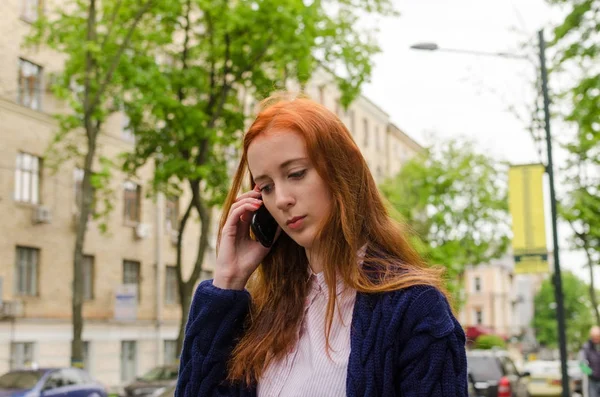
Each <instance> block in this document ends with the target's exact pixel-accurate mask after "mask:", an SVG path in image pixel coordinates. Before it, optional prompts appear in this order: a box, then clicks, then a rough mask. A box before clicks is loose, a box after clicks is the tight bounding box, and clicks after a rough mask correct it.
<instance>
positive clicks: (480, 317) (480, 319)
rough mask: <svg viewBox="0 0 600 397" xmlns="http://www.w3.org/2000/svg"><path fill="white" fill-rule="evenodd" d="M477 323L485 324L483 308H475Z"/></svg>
mask: <svg viewBox="0 0 600 397" xmlns="http://www.w3.org/2000/svg"><path fill="white" fill-rule="evenodd" d="M475 324H477V325H482V324H483V312H482V311H481V309H475Z"/></svg>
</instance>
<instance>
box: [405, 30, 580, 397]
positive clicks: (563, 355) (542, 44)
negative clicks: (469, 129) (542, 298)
mask: <svg viewBox="0 0 600 397" xmlns="http://www.w3.org/2000/svg"><path fill="white" fill-rule="evenodd" d="M538 42H539V44H538V45H539V60H540V70H539V73H540V75H541V80H542V95H543V98H544V125H545V128H544V129H545V131H546V151H547V157H548V164H547V165H546V173H548V178H549V182H550V207H551V218H552V244H553V245H554V277H553V283H554V295H555V299H556V317H557V320H558V342H559V350H560V364H561V374H562V396H563V397H569V375H568V371H567V341H566V335H565V308H564V301H563V291H562V277H561V270H560V261H559V251H558V225H557V224H558V221H557V220H558V215H557V208H556V190H555V184H554V167H553V163H552V136H551V133H550V99H549V95H548V70H547V68H546V41H545V40H544V31H543V30H540V31H538ZM410 48H412V49H414V50H424V51H443V52H452V53H460V54H469V55H478V56H491V57H500V58H507V59H521V60H522V59H528V58H527V57H526V56H524V55H517V54H510V53H504V52H486V51H472V50H462V49H453V48H440V47H439V46H438V45H437V44H436V43H418V44H415V45H412V46H411V47H410Z"/></svg>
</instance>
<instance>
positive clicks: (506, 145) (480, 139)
mask: <svg viewBox="0 0 600 397" xmlns="http://www.w3.org/2000/svg"><path fill="white" fill-rule="evenodd" d="M393 1H394V3H395V5H396V9H397V10H398V11H399V12H400V14H401V15H400V17H398V18H388V19H383V20H379V21H376V23H377V26H378V28H379V34H378V36H377V39H378V42H379V44H380V46H381V48H382V53H381V54H379V55H377V56H376V57H375V58H374V64H375V66H374V70H373V76H372V79H371V82H370V83H369V84H367V85H365V87H364V88H363V92H364V93H365V95H366V96H367V97H369V98H370V99H371V100H373V101H374V102H375V103H376V104H378V105H379V106H380V107H381V108H382V109H383V110H385V111H386V112H387V113H389V114H390V116H391V119H392V121H393V122H394V123H395V124H397V125H398V126H399V127H400V128H401V129H403V130H404V131H405V132H406V133H407V134H409V135H410V136H412V137H413V138H415V139H416V140H417V141H418V142H420V143H427V141H428V136H429V134H431V132H434V133H435V134H436V135H438V136H441V137H454V136H466V137H469V138H472V139H474V140H475V141H476V142H477V143H478V145H479V146H480V148H481V149H482V150H485V151H486V152H487V153H489V154H491V155H493V156H495V157H497V158H499V159H503V160H508V161H510V162H511V163H532V162H539V157H538V155H537V151H536V148H535V145H534V144H533V140H532V139H531V137H530V136H529V133H528V132H527V130H526V128H525V127H526V125H525V124H524V123H523V122H522V121H520V120H519V119H518V118H517V117H516V116H515V115H514V114H513V113H512V112H511V111H509V110H508V108H509V106H511V105H512V106H514V107H515V108H516V109H517V111H519V112H520V113H521V114H522V115H524V116H525V115H526V113H527V111H526V106H528V105H530V104H531V103H532V98H533V97H534V95H535V93H534V91H533V89H532V88H531V82H532V81H533V79H534V76H535V73H536V69H535V66H534V65H532V64H531V63H528V62H527V61H521V60H510V59H502V58H495V57H484V56H474V55H465V54H454V53H448V52H441V51H435V52H429V51H416V50H411V49H409V47H410V46H411V45H412V44H416V43H419V42H434V43H437V44H438V45H439V46H440V47H441V48H452V49H465V50H475V51H487V52H509V53H522V52H523V51H521V50H520V48H521V45H522V44H523V43H524V42H530V43H531V44H533V45H536V44H537V34H536V32H537V30H538V29H540V28H541V27H542V26H548V22H549V21H550V20H551V18H552V20H557V18H559V16H560V14H561V12H560V11H559V10H556V9H552V10H551V9H550V7H549V6H548V5H547V4H546V3H545V2H544V1H543V0H452V1H448V0H393ZM367 23H373V21H370V22H369V21H367ZM549 37H550V30H549V29H548V30H547V33H546V38H549ZM535 59H536V60H537V58H535ZM552 127H553V133H554V134H557V131H558V132H561V131H559V130H560V129H561V128H565V127H564V126H562V127H561V126H559V124H558V123H557V122H554V124H552ZM554 146H555V147H554V161H555V166H554V169H555V172H556V170H557V169H558V168H559V167H561V166H563V165H564V161H565V157H564V154H562V153H561V152H560V149H559V148H557V146H558V145H557V144H554ZM543 150H544V151H545V146H543ZM557 179H558V180H560V175H556V176H555V180H557ZM559 193H560V190H559ZM546 201H547V202H549V192H548V191H547V192H546ZM546 207H547V210H546V218H547V236H548V244H549V245H548V246H549V247H551V246H552V234H551V227H550V206H549V204H548V205H547V206H546ZM568 234H569V228H568V227H567V226H566V225H561V226H560V227H559V241H560V244H559V246H560V247H561V255H560V257H561V265H562V267H563V268H565V269H572V270H574V271H575V272H576V273H577V274H578V275H580V276H581V277H582V278H583V279H585V280H589V277H587V272H586V271H585V270H582V265H583V264H584V263H585V260H584V256H583V255H582V254H580V253H574V252H572V251H571V252H569V251H568V249H567V242H566V241H565V240H566V238H567V236H568ZM596 273H598V272H596ZM596 275H597V274H596ZM595 278H596V277H595ZM599 280H600V279H599Z"/></svg>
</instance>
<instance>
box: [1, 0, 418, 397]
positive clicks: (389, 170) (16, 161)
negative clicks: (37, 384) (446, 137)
mask: <svg viewBox="0 0 600 397" xmlns="http://www.w3.org/2000/svg"><path fill="white" fill-rule="evenodd" d="M40 1H41V0H4V1H3V2H2V4H0V10H1V11H2V12H0V51H1V53H2V62H1V63H0V142H1V143H0V222H1V224H2V225H3V233H2V237H1V238H0V256H1V257H2V260H1V261H0V300H1V302H2V305H1V306H0V308H1V309H0V373H3V372H5V371H7V370H9V369H11V368H17V367H19V366H24V365H28V364H30V363H37V364H38V365H40V366H66V365H69V363H70V350H71V346H70V343H71V339H72V330H71V282H72V262H73V259H72V256H73V248H74V241H75V232H74V230H75V229H74V225H75V223H76V221H77V219H78V208H77V197H78V195H79V194H80V191H81V180H82V170H81V164H79V163H77V162H76V161H67V162H65V163H63V164H62V165H61V166H60V167H58V169H56V170H53V169H52V168H51V167H50V163H51V160H50V159H48V158H47V157H46V156H45V154H46V150H47V148H48V145H49V144H50V142H51V140H52V137H53V135H54V133H55V132H56V131H57V124H56V121H55V119H54V118H53V117H52V114H54V113H57V112H62V111H65V110H66V109H65V106H64V104H62V103H60V102H59V101H57V100H56V99H55V98H53V96H52V95H51V94H50V92H49V91H48V89H47V81H48V76H49V74H50V73H51V72H53V71H57V70H59V69H60V67H61V62H62V58H61V57H60V56H59V55H57V54H52V53H51V52H48V51H44V50H42V51H35V50H33V49H29V50H26V49H23V48H22V47H21V43H22V41H23V37H24V36H25V35H26V34H27V32H28V30H29V28H30V24H31V22H32V21H34V20H35V19H36V18H37V15H38V12H40V10H41V9H42V8H40V4H41V3H40ZM46 6H47V7H50V6H52V2H49V3H48V4H47V5H46ZM307 91H308V92H309V94H310V95H311V96H312V97H313V98H314V99H317V100H320V101H321V102H322V103H324V104H325V105H326V106H328V107H329V108H330V109H332V110H333V111H335V112H337V114H338V115H340V117H341V118H342V120H343V121H344V122H345V123H346V124H347V125H348V127H349V129H350V131H351V132H352V134H353V136H354V138H355V140H356V142H357V143H358V144H359V146H360V147H361V149H362V150H363V153H364V154H365V157H366V158H367V161H368V162H369V165H370V167H371V169H372V170H373V173H374V175H375V177H376V179H377V180H378V182H381V181H382V180H383V179H384V178H385V177H388V176H391V175H392V174H393V173H394V172H396V171H397V170H398V169H399V167H400V166H401V165H402V163H403V162H405V161H406V160H407V159H408V158H410V157H411V156H414V155H415V154H416V153H418V152H419V151H421V150H422V149H421V148H420V146H419V145H418V144H416V143H415V142H414V141H413V140H412V139H410V138H409V137H408V136H407V135H406V134H404V133H403V132H402V131H400V130H399V129H398V128H397V127H395V126H391V125H390V123H389V115H388V114H386V113H385V112H384V111H383V110H381V109H380V108H379V107H378V106H376V105H375V104H374V103H373V102H372V101H370V100H369V99H367V98H366V97H364V96H360V97H359V98H358V99H357V100H356V101H355V102H354V103H353V104H352V105H351V106H350V107H349V109H348V110H347V111H344V110H342V109H341V106H340V105H339V93H338V92H337V91H336V88H335V85H334V84H333V81H332V79H331V76H330V75H328V74H327V73H326V72H324V71H319V72H318V73H317V74H316V75H315V77H314V79H313V80H312V81H311V82H310V83H309V85H308V87H307ZM134 144H135V142H134V137H133V135H132V133H131V131H129V130H128V129H127V119H126V118H125V116H124V115H122V114H115V115H113V116H111V117H110V119H109V120H108V122H107V123H106V125H105V126H104V129H103V131H102V135H101V138H100V141H99V148H98V157H100V156H105V157H108V158H113V159H114V158H116V157H117V156H119V155H120V154H121V153H123V152H127V151H129V150H131V149H132V148H133V145H134ZM96 166H98V165H96ZM152 173H153V169H152V167H151V166H148V167H146V168H144V169H143V170H142V171H141V172H140V175H139V179H129V178H127V177H126V176H125V175H123V174H120V173H118V172H114V173H113V176H112V179H111V182H110V184H111V188H112V190H113V192H114V196H113V199H112V201H113V206H114V208H113V211H112V212H111V214H110V216H109V218H108V219H107V225H108V232H107V233H102V232H101V230H100V228H99V223H98V221H95V220H90V222H89V225H88V232H87V237H86V242H85V247H84V253H85V255H86V256H85V268H84V273H85V274H84V279H85V284H84V295H85V299H86V300H85V304H84V308H83V311H84V318H85V328H84V332H83V339H84V341H85V345H84V347H85V366H86V368H87V369H88V370H89V371H90V372H91V373H92V375H93V376H95V377H96V378H97V379H99V380H100V381H101V382H103V383H104V384H106V385H109V386H118V385H122V384H124V383H126V382H128V381H130V380H132V379H133V378H135V377H136V376H138V375H140V374H142V373H144V372H146V371H147V370H149V369H151V368H152V367H154V366H156V365H159V364H163V363H169V362H172V361H173V360H174V359H175V357H176V351H175V339H176V337H177V332H178V326H179V318H180V314H179V305H178V303H177V299H178V298H177V291H176V288H177V286H176V276H175V274H176V273H175V268H174V266H173V265H174V264H175V258H176V255H175V254H176V252H175V246H174V235H173V230H174V228H175V227H176V225H177V219H178V216H179V213H180V210H181V209H180V205H182V204H181V203H184V202H185V200H186V197H187V196H186V195H187V193H185V190H184V194H183V196H182V197H179V198H165V197H162V196H159V197H148V196H147V182H148V181H149V179H150V178H151V176H152ZM216 212H218V210H216ZM213 218H214V219H215V221H216V220H217V219H218V216H214V217H213ZM194 225H196V222H191V226H189V227H188V230H187V232H186V235H185V239H184V243H183V258H184V273H185V275H186V276H187V275H188V274H189V272H190V271H191V267H190V266H191V263H192V262H193V259H194V257H195V255H196V249H197V246H196V244H197V237H198V233H199V227H194ZM196 226H197V225H196ZM211 229H212V230H213V232H214V230H216V225H212V228H211ZM210 241H211V244H210V248H209V252H208V254H207V256H206V257H205V271H204V272H203V274H202V278H210V277H211V274H212V269H213V266H214V258H215V251H214V249H215V247H214V242H215V237H214V235H213V236H212V237H211V238H210Z"/></svg>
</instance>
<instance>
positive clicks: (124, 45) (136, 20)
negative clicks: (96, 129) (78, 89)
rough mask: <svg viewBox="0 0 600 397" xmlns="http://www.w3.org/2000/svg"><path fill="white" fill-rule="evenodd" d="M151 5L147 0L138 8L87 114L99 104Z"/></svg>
mask: <svg viewBox="0 0 600 397" xmlns="http://www.w3.org/2000/svg"><path fill="white" fill-rule="evenodd" d="M152 4H153V0H148V2H147V3H146V4H145V5H144V6H143V7H142V8H140V10H139V11H138V13H137V14H136V16H135V18H134V19H133V22H132V23H131V26H130V27H129V31H128V32H127V35H126V36H125V40H123V43H122V44H121V46H120V47H119V50H118V51H117V53H116V54H115V56H114V57H113V59H112V60H111V63H110V66H109V68H108V70H107V72H106V75H105V76H104V79H103V80H102V83H101V84H100V86H99V87H98V91H97V92H96V95H95V96H94V99H93V100H92V102H91V103H90V105H89V108H88V109H86V112H89V111H90V109H94V108H95V107H96V105H97V104H98V102H100V98H101V97H102V95H103V94H104V91H105V90H106V87H107V86H108V82H109V81H110V79H111V78H112V75H113V73H114V72H115V70H116V69H117V66H118V65H119V61H120V60H121V56H122V55H123V53H124V52H125V49H126V48H127V46H129V42H130V41H131V37H132V36H133V32H134V31H135V28H136V27H137V25H138V23H139V22H140V20H141V19H142V17H143V16H144V14H145V13H146V12H147V11H148V10H149V9H150V7H151V6H152Z"/></svg>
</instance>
